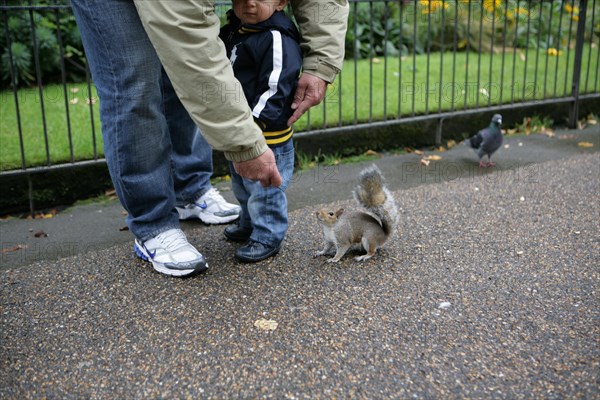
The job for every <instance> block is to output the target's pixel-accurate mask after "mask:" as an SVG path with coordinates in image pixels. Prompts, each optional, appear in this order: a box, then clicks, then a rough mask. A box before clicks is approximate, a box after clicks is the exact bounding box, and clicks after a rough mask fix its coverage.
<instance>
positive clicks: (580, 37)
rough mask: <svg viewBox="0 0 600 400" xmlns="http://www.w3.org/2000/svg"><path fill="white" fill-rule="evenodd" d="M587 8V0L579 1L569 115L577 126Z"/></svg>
mask: <svg viewBox="0 0 600 400" xmlns="http://www.w3.org/2000/svg"><path fill="white" fill-rule="evenodd" d="M586 9H587V0H580V1H579V20H578V21H577V37H576V38H575V60H574V63H573V83H572V86H571V96H572V97H573V103H572V105H571V114H570V116H569V127H570V128H576V127H577V119H578V118H579V91H580V87H579V85H580V83H581V79H580V77H581V62H582V60H583V42H584V41H585V16H586Z"/></svg>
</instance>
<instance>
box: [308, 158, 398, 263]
mask: <svg viewBox="0 0 600 400" xmlns="http://www.w3.org/2000/svg"><path fill="white" fill-rule="evenodd" d="M353 195H354V199H355V200H356V202H357V203H358V205H359V206H360V207H363V208H364V211H354V212H351V213H346V212H345V211H344V209H343V208H340V209H338V210H334V209H326V208H323V209H320V210H319V211H317V212H316V215H317V220H318V221H319V223H320V224H321V226H322V227H323V233H324V236H325V246H324V248H323V250H322V251H319V252H318V253H316V254H315V257H318V256H323V255H330V254H332V250H333V249H335V256H334V257H333V258H330V259H328V260H327V261H328V262H338V261H339V260H340V259H341V258H342V257H343V256H344V254H346V252H347V251H348V250H349V249H350V248H351V247H352V246H353V245H357V246H358V245H361V246H362V248H363V249H364V250H365V251H366V252H367V253H366V254H364V255H361V256H358V257H356V258H355V260H357V261H364V260H368V259H369V258H371V257H373V256H374V255H375V252H376V251H377V249H378V248H379V247H381V246H382V245H383V244H384V243H385V242H386V241H387V240H388V238H389V237H390V235H391V234H392V232H393V230H394V227H395V225H396V222H397V219H398V209H397V206H396V202H395V201H394V197H393V196H392V194H391V192H390V191H389V190H388V188H387V187H386V186H385V182H384V177H383V175H382V174H381V171H380V170H379V168H377V166H376V165H374V164H373V165H372V166H370V167H367V168H365V169H364V170H363V171H362V172H361V173H360V178H359V183H358V185H357V186H356V188H355V189H354V191H353Z"/></svg>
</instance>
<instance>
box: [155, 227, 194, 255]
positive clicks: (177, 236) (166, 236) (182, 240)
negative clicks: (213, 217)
mask: <svg viewBox="0 0 600 400" xmlns="http://www.w3.org/2000/svg"><path fill="white" fill-rule="evenodd" d="M155 239H156V240H158V241H159V242H160V243H161V244H162V245H163V247H164V248H165V249H167V250H169V251H172V250H176V249H178V248H180V247H181V246H185V245H187V244H188V241H187V239H186V237H185V233H183V231H182V230H181V229H171V230H168V231H166V232H163V233H161V234H159V235H156V237H155Z"/></svg>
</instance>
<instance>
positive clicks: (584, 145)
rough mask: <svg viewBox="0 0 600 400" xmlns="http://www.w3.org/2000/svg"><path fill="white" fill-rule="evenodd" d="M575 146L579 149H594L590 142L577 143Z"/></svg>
mask: <svg viewBox="0 0 600 400" xmlns="http://www.w3.org/2000/svg"><path fill="white" fill-rule="evenodd" d="M577 146H579V147H594V144H593V143H590V142H579V143H577Z"/></svg>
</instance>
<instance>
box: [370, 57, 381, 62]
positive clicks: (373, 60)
mask: <svg viewBox="0 0 600 400" xmlns="http://www.w3.org/2000/svg"><path fill="white" fill-rule="evenodd" d="M371 61H372V62H373V64H379V63H380V62H381V60H380V59H379V58H377V57H375V58H373V59H371Z"/></svg>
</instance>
